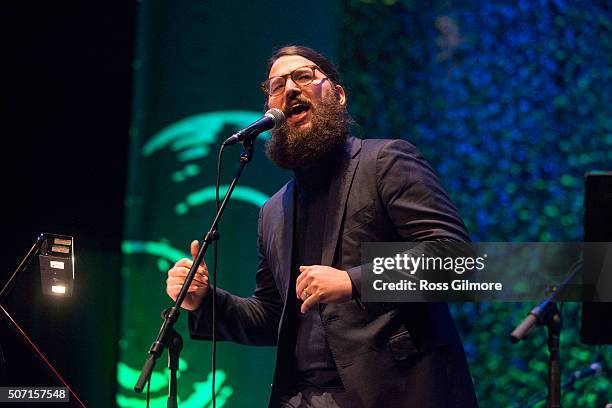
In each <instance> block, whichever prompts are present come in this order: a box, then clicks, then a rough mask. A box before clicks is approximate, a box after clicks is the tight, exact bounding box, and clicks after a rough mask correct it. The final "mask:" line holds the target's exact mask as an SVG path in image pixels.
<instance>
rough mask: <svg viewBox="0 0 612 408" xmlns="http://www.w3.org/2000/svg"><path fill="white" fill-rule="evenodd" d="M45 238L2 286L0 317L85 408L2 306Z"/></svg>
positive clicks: (83, 405)
mask: <svg viewBox="0 0 612 408" xmlns="http://www.w3.org/2000/svg"><path fill="white" fill-rule="evenodd" d="M46 239H47V238H46V236H45V234H40V235H39V236H38V237H37V238H36V241H35V242H34V244H33V245H32V247H31V248H30V250H29V251H28V253H27V254H26V255H25V256H24V257H23V259H22V260H21V262H19V265H17V269H15V271H14V272H13V274H12V275H11V277H10V278H9V280H8V281H7V282H6V284H5V285H4V287H3V288H2V291H0V311H1V312H2V315H3V316H4V318H6V320H7V321H8V322H9V323H10V325H11V328H12V329H13V330H15V332H16V333H17V334H18V335H19V337H20V338H21V340H23V342H24V343H25V344H27V345H28V346H29V347H30V348H31V349H32V351H34V353H35V354H36V356H37V357H38V358H39V359H40V361H42V362H43V364H44V365H45V367H46V368H47V369H48V370H49V372H50V373H51V375H52V376H53V377H55V378H56V379H57V380H58V381H59V382H60V383H62V384H63V385H64V386H65V387H66V389H67V390H68V391H69V392H70V394H72V396H73V397H74V399H75V400H76V402H77V403H78V404H79V405H80V406H81V407H83V408H85V404H84V403H83V401H81V399H80V398H79V396H78V395H76V393H75V392H74V391H73V390H72V388H71V387H70V385H68V383H67V382H66V380H64V378H63V377H62V376H61V374H60V373H59V372H58V371H57V370H56V369H55V367H53V365H52V364H51V362H50V361H49V360H47V358H46V357H45V355H44V354H43V352H42V351H41V350H40V349H39V348H38V347H37V346H36V344H34V342H33V341H32V340H31V339H30V336H28V334H27V333H26V332H25V331H24V330H23V329H22V328H21V327H20V326H19V324H18V323H17V322H16V321H15V320H14V319H13V318H12V316H11V315H10V313H9V312H8V311H7V310H6V309H5V308H4V306H2V301H3V300H4V299H5V298H6V297H7V296H8V293H9V292H10V290H11V288H12V287H13V285H14V284H15V280H16V279H17V276H18V275H19V274H20V273H21V272H23V271H24V270H25V269H26V268H27V266H28V265H29V264H30V262H31V261H32V258H34V257H35V256H36V255H37V254H38V252H39V251H40V248H41V246H42V244H43V243H44V242H45V241H46ZM2 354H3V353H2V348H1V346H0V356H1V361H0V364H2V363H4V362H5V361H6V359H5V357H4V355H2Z"/></svg>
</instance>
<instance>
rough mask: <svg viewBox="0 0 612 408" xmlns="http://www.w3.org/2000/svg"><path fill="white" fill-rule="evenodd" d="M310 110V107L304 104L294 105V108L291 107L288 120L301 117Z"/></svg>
mask: <svg viewBox="0 0 612 408" xmlns="http://www.w3.org/2000/svg"><path fill="white" fill-rule="evenodd" d="M309 110H310V105H308V104H306V103H303V102H298V103H296V104H294V105H293V106H291V108H289V115H288V118H291V117H292V116H299V115H301V114H302V113H304V112H307V111H309Z"/></svg>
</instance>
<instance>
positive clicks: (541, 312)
mask: <svg viewBox="0 0 612 408" xmlns="http://www.w3.org/2000/svg"><path fill="white" fill-rule="evenodd" d="M581 269H582V260H580V261H578V262H576V263H575V264H574V265H573V267H572V269H571V270H570V272H569V273H568V274H567V276H566V278H565V280H564V281H563V282H562V283H561V284H560V285H559V286H558V287H555V288H553V291H552V293H551V294H550V295H548V297H547V298H546V300H544V302H542V303H540V304H539V305H538V306H536V307H534V308H533V309H532V310H531V311H530V312H529V314H528V315H527V317H526V318H525V319H524V320H523V321H522V322H521V323H520V324H519V325H518V326H517V327H516V328H515V329H514V331H512V334H510V341H512V342H513V343H518V342H519V341H521V340H525V339H526V338H527V335H528V334H529V332H530V331H531V329H533V328H534V327H535V326H541V325H544V326H546V328H547V329H548V352H549V360H548V398H547V403H546V407H547V408H561V361H560V359H559V343H560V338H561V326H562V324H563V321H562V319H561V313H559V308H558V307H557V303H555V299H556V298H557V297H558V295H559V293H560V292H561V291H562V290H563V289H564V288H565V287H566V286H567V285H568V284H569V282H571V281H572V279H574V277H575V276H576V274H577V273H578V271H580V270H581Z"/></svg>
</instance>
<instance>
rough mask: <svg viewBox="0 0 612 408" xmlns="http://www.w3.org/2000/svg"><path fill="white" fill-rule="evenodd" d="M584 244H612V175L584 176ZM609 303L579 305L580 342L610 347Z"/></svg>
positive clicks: (611, 339) (610, 305)
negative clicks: (580, 322)
mask: <svg viewBox="0 0 612 408" xmlns="http://www.w3.org/2000/svg"><path fill="white" fill-rule="evenodd" d="M584 241H585V242H612V172H598V173H587V174H586V175H585V192H584ZM610 316H612V303H588V302H584V303H583V304H582V318H581V319H582V324H581V327H580V341H582V343H585V344H612V320H610Z"/></svg>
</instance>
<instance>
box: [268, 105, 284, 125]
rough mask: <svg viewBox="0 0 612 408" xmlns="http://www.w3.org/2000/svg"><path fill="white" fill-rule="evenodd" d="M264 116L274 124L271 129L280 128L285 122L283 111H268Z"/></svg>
mask: <svg viewBox="0 0 612 408" xmlns="http://www.w3.org/2000/svg"><path fill="white" fill-rule="evenodd" d="M265 116H267V117H269V118H270V119H272V121H273V122H274V126H273V127H272V129H277V128H279V127H281V126H282V124H283V123H285V121H286V120H287V118H286V117H285V114H284V113H283V111H282V110H280V109H278V108H272V109H268V111H267V112H266V114H265Z"/></svg>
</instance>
